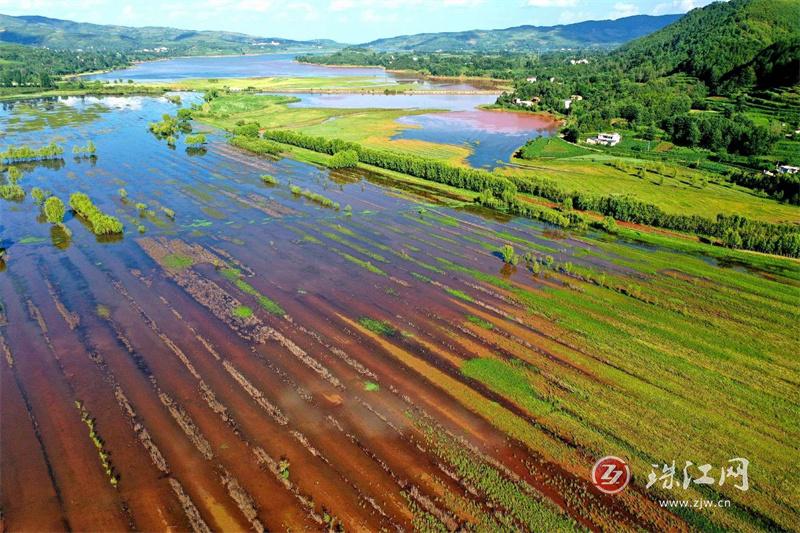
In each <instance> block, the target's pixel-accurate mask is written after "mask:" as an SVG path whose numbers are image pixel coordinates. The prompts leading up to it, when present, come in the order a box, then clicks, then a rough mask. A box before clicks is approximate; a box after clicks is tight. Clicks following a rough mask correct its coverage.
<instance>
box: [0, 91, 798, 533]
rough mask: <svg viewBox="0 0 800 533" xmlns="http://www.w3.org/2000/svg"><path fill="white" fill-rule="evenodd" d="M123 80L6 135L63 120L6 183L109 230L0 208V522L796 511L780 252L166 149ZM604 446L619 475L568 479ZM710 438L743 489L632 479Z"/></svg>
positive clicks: (287, 521) (791, 300) (510, 522)
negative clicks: (738, 469)
mask: <svg viewBox="0 0 800 533" xmlns="http://www.w3.org/2000/svg"><path fill="white" fill-rule="evenodd" d="M131 102H132V105H131V106H129V107H124V108H122V109H119V110H116V111H113V112H108V113H105V114H103V115H102V117H100V118H98V119H97V120H95V121H94V122H93V123H91V124H88V125H87V124H84V125H83V126H81V127H62V126H61V125H58V126H54V127H53V128H48V129H45V130H40V131H38V132H25V131H22V132H20V133H19V134H17V135H15V143H20V144H21V143H26V142H27V143H35V141H36V140H44V141H49V140H51V139H58V140H59V142H61V143H62V144H64V145H65V146H70V145H72V144H75V145H83V144H85V143H86V141H87V140H88V139H92V140H93V141H94V143H95V144H96V145H97V158H96V159H86V158H81V159H72V158H67V160H65V161H64V162H63V164H62V165H49V166H38V165H28V166H27V167H26V168H25V174H24V176H23V178H22V179H21V180H20V185H22V186H23V187H24V188H25V189H26V191H30V190H31V188H32V187H34V186H38V187H46V188H47V189H49V190H51V191H52V192H53V193H54V194H55V195H57V196H59V197H61V198H62V199H64V200H66V198H67V197H68V195H69V194H70V193H71V192H73V191H76V190H81V191H84V192H86V193H88V194H89V195H90V196H91V198H92V200H93V201H94V202H95V203H96V204H97V206H98V207H99V208H100V209H101V210H102V211H103V212H106V213H109V214H113V215H115V216H117V217H118V218H119V219H120V220H122V222H123V223H124V224H125V227H126V233H125V235H124V236H123V237H119V238H108V237H99V238H96V237H95V236H94V235H93V234H92V233H90V231H88V229H87V227H86V226H85V224H84V223H83V221H82V220H81V219H80V218H79V217H77V216H71V215H68V217H67V220H66V222H65V224H66V226H67V227H68V228H69V229H70V230H71V232H72V237H71V238H69V239H65V238H64V236H63V234H61V233H60V232H58V231H56V230H53V229H51V226H50V225H48V224H46V223H45V222H44V221H43V220H42V219H41V218H39V219H37V209H38V208H37V207H35V206H34V205H33V200H32V199H31V197H30V194H29V195H28V197H26V199H25V200H24V201H22V202H18V203H13V202H7V201H2V203H0V231H1V232H2V240H3V243H2V245H3V246H4V247H6V248H7V259H6V261H5V263H4V264H3V267H4V269H3V271H2V272H0V299H1V301H2V312H1V314H0V353H2V355H3V359H2V361H0V365H1V366H0V368H2V372H0V379H2V388H1V389H0V392H1V394H2V417H0V446H2V450H3V453H2V458H0V461H2V463H1V464H0V467H1V468H2V472H3V476H2V480H0V483H2V485H1V488H2V497H1V498H2V499H1V500H0V507H1V508H2V517H3V518H2V519H3V523H4V526H5V527H6V528H8V530H11V531H17V530H105V531H111V530H124V529H139V530H162V529H167V528H173V529H177V530H194V531H212V530H215V531H216V530H256V531H262V530H266V529H269V530H283V529H292V530H322V529H330V530H338V529H346V530H370V531H378V530H392V529H403V530H410V529H419V530H423V531H446V530H449V531H454V530H458V529H459V528H463V529H472V530H478V531H500V530H527V531H567V530H582V529H594V530H601V529H603V530H614V531H624V530H641V529H645V530H661V531H663V530H677V531H682V530H690V529H697V528H703V529H714V528H717V529H722V530H729V529H741V530H769V529H786V530H790V529H793V528H795V527H796V524H797V523H798V520H799V519H800V507H798V501H800V498H798V497H797V496H798V492H797V490H798V489H797V487H798V486H800V473H798V470H797V468H796V460H797V457H798V454H799V453H800V449H798V442H800V421H799V420H798V417H797V415H796V413H797V411H798V407H800V383H798V376H800V372H799V371H800V368H799V366H800V365H799V364H798V361H797V358H796V355H795V352H796V334H795V332H794V330H795V328H796V324H797V321H798V318H800V316H799V315H800V313H798V307H797V302H798V299H799V298H800V265H798V263H797V262H795V261H791V260H784V259H772V258H764V257H760V256H755V255H753V256H752V257H753V259H752V261H748V260H747V258H748V257H750V256H748V255H747V254H744V253H736V254H735V255H734V254H733V253H731V255H730V257H731V258H738V261H727V262H723V261H721V260H717V259H714V258H712V257H711V256H710V255H706V254H690V253H683V252H678V251H675V250H672V249H669V248H664V247H658V246H645V245H642V244H636V243H631V242H626V241H623V240H621V239H617V238H615V237H611V236H609V235H606V234H603V235H600V234H594V233H581V234H577V233H575V234H574V233H566V232H562V231H557V230H554V229H553V228H551V227H548V226H546V225H543V224H538V223H535V222H532V221H530V220H521V219H508V218H506V217H502V216H498V215H497V214H496V213H492V212H490V211H481V210H476V209H475V208H474V207H472V206H471V205H470V204H466V203H463V202H461V197H460V196H459V195H458V194H457V193H454V194H450V195H448V196H447V197H444V196H443V194H444V193H443V192H442V191H441V190H439V189H437V190H434V189H426V188H425V187H424V185H423V184H419V183H417V184H416V185H415V186H414V190H413V191H411V190H409V188H408V187H401V186H400V185H399V184H397V183H394V182H392V181H390V180H389V179H388V178H387V177H385V176H378V175H371V174H369V173H367V172H365V171H361V170H357V171H354V170H350V171H336V172H330V171H328V170H326V169H323V168H321V167H317V166H313V165H311V164H308V163H302V162H298V161H295V160H292V159H280V158H259V157H255V156H252V155H249V154H247V153H244V152H242V151H239V150H238V149H236V148H233V147H231V146H230V145H228V144H226V143H225V142H224V139H223V138H221V137H220V136H219V135H216V134H210V136H209V139H210V143H209V145H208V146H207V147H206V148H204V149H203V150H188V151H187V150H186V149H185V147H184V146H182V145H181V144H180V143H179V144H178V146H177V147H176V148H175V149H170V148H169V147H168V146H167V145H166V144H165V143H164V142H163V141H159V140H157V139H156V138H155V137H153V136H151V135H150V134H149V133H148V132H147V129H146V127H147V123H148V122H149V121H150V120H154V119H157V118H158V117H160V116H161V114H162V113H165V112H168V111H170V109H173V108H174V107H170V106H171V104H168V103H166V102H164V101H162V100H155V99H148V98H138V99H132V100H131ZM133 104H135V105H133ZM263 175H269V176H272V177H274V178H275V180H274V181H277V184H276V185H275V184H268V183H266V181H270V180H262V179H261V176H263ZM293 187H299V188H300V189H301V190H306V189H307V190H308V192H309V194H294V193H293V192H292V189H293ZM119 188H125V189H126V191H127V195H126V198H120V195H119V193H118V192H117V191H118V189H119ZM314 194H316V195H319V196H313V195H314ZM319 197H325V198H327V199H330V200H331V201H332V202H335V203H337V204H338V205H339V209H336V208H332V207H324V206H323V205H321V202H315V201H313V200H312V199H313V198H319ZM137 203H142V204H146V207H145V208H144V209H141V208H137V207H136V204H137ZM461 204H464V205H461ZM161 208H167V209H170V210H173V211H174V212H175V216H174V217H170V216H168V215H166V214H165V211H163V210H162V209H161ZM139 225H141V226H143V229H144V232H143V233H140V232H139V231H137V226H139ZM504 245H511V246H512V247H513V249H514V251H515V252H516V254H518V255H519V256H520V257H522V259H520V260H519V262H518V263H517V264H516V265H513V264H507V263H505V262H504V261H503V259H502V258H501V253H500V250H501V249H502V248H503V246H504ZM715 255H719V254H715ZM605 455H617V456H620V457H623V458H625V459H626V460H627V461H628V462H629V463H630V465H631V469H632V472H633V481H632V485H631V486H630V487H628V488H627V489H626V490H625V491H623V492H621V493H620V494H617V495H613V496H612V495H606V494H603V493H601V492H600V491H599V490H598V489H596V488H595V487H594V486H593V484H592V483H591V481H590V472H591V469H592V465H593V464H594V462H595V461H596V460H597V459H599V458H601V457H603V456H605ZM734 457H743V458H747V459H749V461H750V467H749V476H750V480H749V481H750V487H749V490H747V491H742V490H739V489H737V488H736V487H735V483H733V482H726V483H724V484H714V485H706V486H700V485H694V484H690V485H688V486H687V488H685V489H684V488H683V487H682V486H680V483H678V484H677V485H676V486H674V487H673V488H671V489H666V488H663V487H662V485H661V484H660V483H659V484H656V485H653V486H651V487H650V488H646V485H647V483H648V473H650V472H651V470H652V466H651V465H654V464H655V465H660V464H664V463H670V462H672V461H675V462H676V463H677V464H678V465H679V467H678V468H679V470H680V469H681V468H682V467H683V465H684V462H685V461H692V462H693V463H694V464H695V465H699V464H704V463H709V464H712V465H715V466H716V467H717V468H719V467H720V466H722V465H727V464H728V461H729V460H730V459H732V458H734ZM666 498H669V499H689V500H695V499H701V498H702V499H708V500H714V501H717V500H730V502H731V504H730V506H723V507H713V508H706V509H692V508H685V509H666V508H663V507H662V506H660V505H659V503H658V501H659V500H661V499H666Z"/></svg>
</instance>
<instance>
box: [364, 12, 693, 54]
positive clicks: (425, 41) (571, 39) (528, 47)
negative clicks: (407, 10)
mask: <svg viewBox="0 0 800 533" xmlns="http://www.w3.org/2000/svg"><path fill="white" fill-rule="evenodd" d="M681 17H682V15H680V14H671V15H658V16H653V15H634V16H631V17H623V18H619V19H614V20H586V21H581V22H576V23H573V24H557V25H554V26H535V25H530V24H524V25H519V26H512V27H509V28H500V29H490V30H482V29H473V30H465V31H454V32H431V33H416V34H408V35H398V36H395V37H385V38H381V39H375V40H373V41H369V42H366V43H362V44H360V45H359V46H361V47H364V48H372V49H375V50H380V51H416V52H437V51H443V52H466V51H473V52H500V51H507V52H533V51H537V50H543V49H553V48H564V47H567V48H582V47H587V46H603V47H610V46H618V45H620V44H623V43H625V42H628V41H630V40H633V39H636V38H638V37H641V36H643V35H647V34H649V33H652V32H653V31H657V30H659V29H661V28H663V27H665V26H667V25H669V24H671V23H672V22H675V21H676V20H678V19H679V18H681ZM480 41H484V42H483V43H481V42H480ZM502 41H505V43H506V44H505V45H501V44H500V43H501V42H502Z"/></svg>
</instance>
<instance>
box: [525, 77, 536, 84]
mask: <svg viewBox="0 0 800 533" xmlns="http://www.w3.org/2000/svg"><path fill="white" fill-rule="evenodd" d="M526 81H527V82H528V83H536V76H530V77H529V78H527V80H526Z"/></svg>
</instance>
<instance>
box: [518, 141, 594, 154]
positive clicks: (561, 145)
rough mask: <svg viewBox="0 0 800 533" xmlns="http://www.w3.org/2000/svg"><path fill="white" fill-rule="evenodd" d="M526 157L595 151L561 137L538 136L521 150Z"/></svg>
mask: <svg viewBox="0 0 800 533" xmlns="http://www.w3.org/2000/svg"><path fill="white" fill-rule="evenodd" d="M520 152H521V156H522V158H524V159H533V158H542V159H561V158H562V157H575V156H579V155H587V154H591V153H594V152H593V151H592V150H589V149H587V148H583V147H581V146H578V145H576V144H572V143H568V142H566V141H565V140H564V139H561V138H560V137H537V138H536V139H534V140H532V141H529V142H528V143H527V144H526V145H525V146H523V147H522V148H521V150H520Z"/></svg>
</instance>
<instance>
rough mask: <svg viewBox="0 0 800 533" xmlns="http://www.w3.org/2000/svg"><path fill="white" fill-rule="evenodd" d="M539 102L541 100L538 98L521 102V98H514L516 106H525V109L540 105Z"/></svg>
mask: <svg viewBox="0 0 800 533" xmlns="http://www.w3.org/2000/svg"><path fill="white" fill-rule="evenodd" d="M539 100H540V99H539V97H538V96H534V97H533V98H531V99H530V100H521V99H519V98H514V104H515V105H521V106H525V107H533V106H535V105H536V104H538V103H539Z"/></svg>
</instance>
